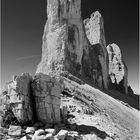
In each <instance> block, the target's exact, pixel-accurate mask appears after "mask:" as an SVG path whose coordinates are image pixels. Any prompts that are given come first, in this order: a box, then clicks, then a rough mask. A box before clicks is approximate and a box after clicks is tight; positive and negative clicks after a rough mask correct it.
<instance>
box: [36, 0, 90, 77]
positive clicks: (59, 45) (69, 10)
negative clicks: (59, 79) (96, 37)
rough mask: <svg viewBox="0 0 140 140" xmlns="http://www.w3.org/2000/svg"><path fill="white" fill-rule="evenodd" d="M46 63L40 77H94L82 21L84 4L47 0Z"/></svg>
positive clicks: (44, 62) (78, 0)
mask: <svg viewBox="0 0 140 140" xmlns="http://www.w3.org/2000/svg"><path fill="white" fill-rule="evenodd" d="M47 16H48V19H47V22H46V25H45V28H44V35H43V44H42V60H41V62H40V64H39V65H38V68H37V71H36V73H40V72H41V73H44V74H52V73H53V74H59V73H62V71H69V72H71V73H73V74H74V73H78V74H81V75H82V74H83V75H89V74H90V68H89V67H90V61H89V43H88V40H87V37H86V34H85V31H84V25H83V21H82V19H81V0H47Z"/></svg>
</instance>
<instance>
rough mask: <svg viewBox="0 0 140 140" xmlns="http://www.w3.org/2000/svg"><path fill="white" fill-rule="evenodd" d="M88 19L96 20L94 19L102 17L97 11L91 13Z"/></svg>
mask: <svg viewBox="0 0 140 140" xmlns="http://www.w3.org/2000/svg"><path fill="white" fill-rule="evenodd" d="M90 17H91V18H95V19H96V18H101V17H102V15H101V13H100V12H99V11H95V12H93V13H92V14H91V16H90Z"/></svg>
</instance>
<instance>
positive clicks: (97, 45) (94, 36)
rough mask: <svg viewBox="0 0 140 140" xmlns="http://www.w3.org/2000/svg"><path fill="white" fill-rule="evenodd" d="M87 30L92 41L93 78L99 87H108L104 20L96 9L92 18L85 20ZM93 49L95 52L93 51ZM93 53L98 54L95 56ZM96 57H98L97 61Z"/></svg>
mask: <svg viewBox="0 0 140 140" xmlns="http://www.w3.org/2000/svg"><path fill="white" fill-rule="evenodd" d="M84 25H85V31H86V35H87V38H88V40H89V42H90V44H91V45H92V46H91V50H90V53H92V54H91V55H90V56H91V57H90V59H91V62H92V72H93V73H92V74H93V79H95V80H94V81H96V83H97V84H98V86H99V87H104V88H106V89H107V88H108V63H107V59H108V55H107V50H106V41H105V32H104V22H103V18H102V16H101V14H100V13H99V12H98V11H96V12H94V13H92V15H91V16H90V18H87V19H85V20H84ZM93 50H94V52H95V54H94V53H93ZM93 55H94V56H96V57H95V58H93ZM95 59H97V60H96V61H95Z"/></svg>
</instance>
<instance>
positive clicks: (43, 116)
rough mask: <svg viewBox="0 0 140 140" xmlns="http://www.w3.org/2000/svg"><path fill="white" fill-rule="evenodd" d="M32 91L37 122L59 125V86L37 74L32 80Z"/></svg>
mask: <svg viewBox="0 0 140 140" xmlns="http://www.w3.org/2000/svg"><path fill="white" fill-rule="evenodd" d="M32 89H33V96H34V99H35V107H36V114H37V119H38V121H41V122H42V123H44V124H46V123H49V124H53V123H60V121H61V118H60V103H61V99H60V94H61V92H62V91H61V86H60V84H59V83H58V82H57V81H56V80H55V79H54V78H51V77H49V76H48V75H44V74H38V75H36V76H35V78H34V80H33V83H32Z"/></svg>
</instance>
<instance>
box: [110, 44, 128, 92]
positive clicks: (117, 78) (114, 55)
mask: <svg viewBox="0 0 140 140" xmlns="http://www.w3.org/2000/svg"><path fill="white" fill-rule="evenodd" d="M107 51H108V55H109V77H110V85H112V84H115V85H116V86H117V87H118V89H119V88H121V89H122V90H123V88H124V92H125V93H127V92H128V81H127V80H128V70H127V67H126V65H125V63H124V60H123V57H122V53H121V50H120V48H119V46H118V45H116V44H114V43H113V44H110V45H108V46H107Z"/></svg>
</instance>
